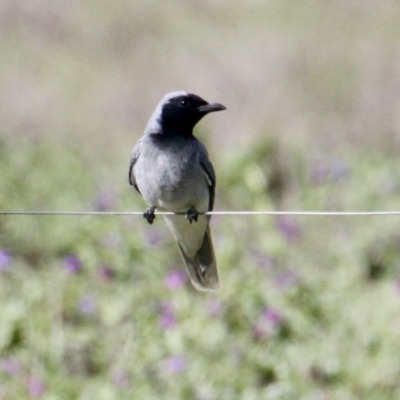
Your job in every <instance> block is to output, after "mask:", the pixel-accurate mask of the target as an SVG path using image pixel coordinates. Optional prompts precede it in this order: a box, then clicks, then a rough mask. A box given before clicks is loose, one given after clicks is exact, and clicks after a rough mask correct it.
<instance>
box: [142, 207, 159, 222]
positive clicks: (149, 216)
mask: <svg viewBox="0 0 400 400" xmlns="http://www.w3.org/2000/svg"><path fill="white" fill-rule="evenodd" d="M155 210H156V208H155V206H151V207H149V208H148V209H147V210H146V211H145V212H144V213H143V217H144V218H146V219H147V222H148V223H149V224H150V225H151V224H152V223H153V221H154V218H155V217H156V215H155V214H154V211H155Z"/></svg>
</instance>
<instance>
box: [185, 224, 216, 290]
mask: <svg viewBox="0 0 400 400" xmlns="http://www.w3.org/2000/svg"><path fill="white" fill-rule="evenodd" d="M178 246H179V250H180V251H181V254H182V257H183V260H184V261H185V264H186V267H187V269H188V271H189V275H190V279H191V281H192V283H193V286H194V287H195V288H196V289H197V290H201V291H205V290H212V291H213V290H218V289H219V279H218V270H217V262H216V260H215V255H214V247H213V244H212V241H211V234H210V228H209V227H208V228H207V231H206V233H205V234H204V239H203V244H202V245H201V247H200V249H199V251H198V252H197V253H196V256H195V258H194V259H193V260H192V259H190V258H189V257H188V256H187V255H186V254H185V251H184V250H183V248H182V247H181V245H180V244H179V243H178Z"/></svg>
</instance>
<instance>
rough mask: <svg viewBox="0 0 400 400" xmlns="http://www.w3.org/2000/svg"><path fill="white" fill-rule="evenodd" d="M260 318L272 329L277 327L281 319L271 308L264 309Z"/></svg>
mask: <svg viewBox="0 0 400 400" xmlns="http://www.w3.org/2000/svg"><path fill="white" fill-rule="evenodd" d="M262 316H263V318H264V319H265V320H266V321H267V322H268V324H270V325H271V326H272V327H275V326H277V325H279V323H280V322H281V319H282V317H281V316H280V315H279V313H278V311H276V310H275V309H274V308H271V307H266V308H264V310H263V312H262Z"/></svg>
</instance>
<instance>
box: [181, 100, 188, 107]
mask: <svg viewBox="0 0 400 400" xmlns="http://www.w3.org/2000/svg"><path fill="white" fill-rule="evenodd" d="M179 104H180V105H181V107H187V106H188V105H189V101H188V100H187V99H182V100H181V101H180V102H179Z"/></svg>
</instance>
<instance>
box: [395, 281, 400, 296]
mask: <svg viewBox="0 0 400 400" xmlns="http://www.w3.org/2000/svg"><path fill="white" fill-rule="evenodd" d="M395 288H396V292H397V293H398V294H400V279H398V280H397V282H396V286H395Z"/></svg>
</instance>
